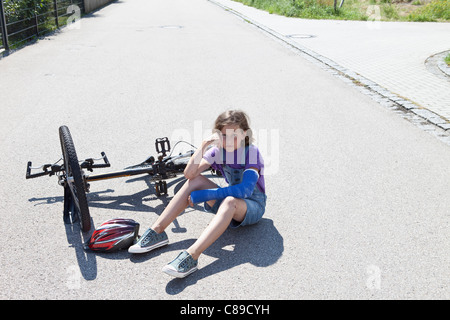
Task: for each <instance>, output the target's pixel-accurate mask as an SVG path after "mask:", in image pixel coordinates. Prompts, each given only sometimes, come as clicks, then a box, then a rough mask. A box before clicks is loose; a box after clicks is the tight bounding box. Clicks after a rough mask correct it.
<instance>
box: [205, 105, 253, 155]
mask: <svg viewBox="0 0 450 320" xmlns="http://www.w3.org/2000/svg"><path fill="white" fill-rule="evenodd" d="M249 123H250V120H249V118H248V116H247V114H246V113H245V112H244V111H241V110H228V111H225V112H223V113H222V114H220V115H219V116H218V117H217V119H216V122H215V123H214V130H219V131H222V129H223V127H225V126H226V125H238V126H239V128H240V129H242V130H243V131H246V132H247V134H246V135H245V145H246V146H249V145H250V144H252V143H253V141H254V139H253V133H252V129H250V125H249Z"/></svg>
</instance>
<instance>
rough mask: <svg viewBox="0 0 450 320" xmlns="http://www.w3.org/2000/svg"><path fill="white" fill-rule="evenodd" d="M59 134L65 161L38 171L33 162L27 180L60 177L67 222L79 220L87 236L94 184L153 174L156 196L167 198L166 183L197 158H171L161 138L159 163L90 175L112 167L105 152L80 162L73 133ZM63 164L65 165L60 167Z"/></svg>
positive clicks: (157, 143) (166, 142) (151, 159)
mask: <svg viewBox="0 0 450 320" xmlns="http://www.w3.org/2000/svg"><path fill="white" fill-rule="evenodd" d="M59 130H60V140H61V147H62V151H63V157H62V158H61V159H60V160H58V161H57V162H55V163H54V164H45V165H42V166H40V167H38V168H33V167H32V162H31V161H29V162H28V164H27V171H26V179H33V178H37V177H41V176H45V175H48V176H52V175H56V176H57V177H58V184H59V185H61V186H62V187H64V212H63V213H64V216H63V219H64V222H65V223H66V224H70V223H74V222H75V221H78V220H79V221H80V223H81V227H82V230H83V231H85V232H86V231H88V230H89V229H90V227H91V223H90V213H89V206H88V201H87V198H86V195H85V194H86V193H88V192H89V191H90V190H89V189H90V184H89V183H90V182H93V181H101V180H108V179H115V178H122V177H130V176H135V175H142V174H149V175H151V176H152V178H151V180H152V181H155V191H156V195H157V196H158V197H159V196H161V195H162V194H166V195H167V183H166V181H165V180H166V179H170V178H174V177H176V175H177V173H181V172H183V171H184V169H185V167H186V165H187V162H188V160H187V161H186V159H190V157H191V156H192V155H193V154H194V151H193V150H190V151H188V152H186V153H184V154H181V153H180V154H179V155H177V156H173V157H172V153H171V154H170V155H169V156H167V152H169V151H170V142H169V139H168V138H167V137H164V138H158V139H156V141H155V147H156V151H157V153H158V158H157V160H155V158H154V157H153V156H152V157H149V158H148V159H147V160H145V161H144V162H142V163H140V164H138V165H134V166H130V167H127V168H125V169H124V170H121V171H115V172H109V173H102V174H87V173H86V172H85V170H87V171H89V172H93V169H97V168H107V167H110V166H111V164H110V162H109V160H108V158H107V157H106V154H105V152H101V155H102V157H101V158H99V159H93V158H89V159H85V160H83V161H78V157H77V155H76V151H75V147H74V145H73V140H72V137H71V135H70V131H69V129H68V128H67V127H66V126H62V127H60V129H59ZM191 146H192V145H191ZM61 160H63V162H64V163H63V164H58V163H59V162H60V161H61ZM98 160H102V161H103V163H100V164H98V163H97V164H96V163H95V161H98ZM183 160H184V161H183ZM37 169H42V172H38V173H31V171H32V170H37Z"/></svg>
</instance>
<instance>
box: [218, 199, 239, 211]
mask: <svg viewBox="0 0 450 320" xmlns="http://www.w3.org/2000/svg"><path fill="white" fill-rule="evenodd" d="M237 203H238V199H237V198H235V197H231V196H229V197H226V198H225V199H224V200H223V202H222V205H223V206H226V207H229V208H232V209H236V208H237Z"/></svg>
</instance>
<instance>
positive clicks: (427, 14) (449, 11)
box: [408, 0, 450, 22]
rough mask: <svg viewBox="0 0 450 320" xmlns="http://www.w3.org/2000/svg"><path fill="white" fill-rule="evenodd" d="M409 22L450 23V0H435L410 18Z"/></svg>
mask: <svg viewBox="0 0 450 320" xmlns="http://www.w3.org/2000/svg"><path fill="white" fill-rule="evenodd" d="M408 20H409V21H432V22H435V21H450V0H433V1H431V2H430V3H428V4H427V5H424V6H422V7H420V8H419V9H418V10H416V11H414V12H413V13H411V14H410V15H409V16H408Z"/></svg>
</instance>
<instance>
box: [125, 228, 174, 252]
mask: <svg viewBox="0 0 450 320" xmlns="http://www.w3.org/2000/svg"><path fill="white" fill-rule="evenodd" d="M168 244H169V238H167V234H166V232H165V231H163V232H161V233H156V231H154V230H153V229H151V228H148V229H147V231H145V232H144V234H143V235H142V237H140V238H139V240H138V242H137V243H136V244H135V245H132V246H131V247H129V248H128V252H129V253H144V252H149V251H151V250H153V249H156V248H159V247H162V246H165V245H168Z"/></svg>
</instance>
